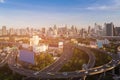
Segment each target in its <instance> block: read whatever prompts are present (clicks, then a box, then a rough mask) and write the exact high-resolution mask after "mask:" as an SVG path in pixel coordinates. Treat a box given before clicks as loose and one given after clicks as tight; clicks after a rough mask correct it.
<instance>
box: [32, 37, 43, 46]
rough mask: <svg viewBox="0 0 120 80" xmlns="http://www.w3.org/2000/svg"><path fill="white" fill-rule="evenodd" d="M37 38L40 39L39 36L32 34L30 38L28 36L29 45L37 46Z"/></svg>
mask: <svg viewBox="0 0 120 80" xmlns="http://www.w3.org/2000/svg"><path fill="white" fill-rule="evenodd" d="M39 40H41V38H39V37H38V36H33V37H32V38H30V46H38V44H39Z"/></svg>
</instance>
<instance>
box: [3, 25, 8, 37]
mask: <svg viewBox="0 0 120 80" xmlns="http://www.w3.org/2000/svg"><path fill="white" fill-rule="evenodd" d="M2 35H3V36H5V35H7V30H6V26H2Z"/></svg>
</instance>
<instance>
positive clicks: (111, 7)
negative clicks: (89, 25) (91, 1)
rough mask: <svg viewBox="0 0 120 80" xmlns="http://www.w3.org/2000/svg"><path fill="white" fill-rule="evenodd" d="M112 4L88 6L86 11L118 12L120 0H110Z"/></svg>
mask: <svg viewBox="0 0 120 80" xmlns="http://www.w3.org/2000/svg"><path fill="white" fill-rule="evenodd" d="M111 3H112V4H109V5H100V6H98V5H97V6H96V5H93V6H89V7H87V8H86V9H87V10H120V0H111Z"/></svg>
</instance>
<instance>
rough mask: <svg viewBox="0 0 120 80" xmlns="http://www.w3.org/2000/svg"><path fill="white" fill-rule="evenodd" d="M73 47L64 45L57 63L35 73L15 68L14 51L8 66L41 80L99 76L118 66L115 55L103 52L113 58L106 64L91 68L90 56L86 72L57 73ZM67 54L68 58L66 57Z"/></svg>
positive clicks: (88, 52)
mask: <svg viewBox="0 0 120 80" xmlns="http://www.w3.org/2000/svg"><path fill="white" fill-rule="evenodd" d="M74 47H75V46H70V45H68V46H67V45H66V47H65V51H64V54H63V55H62V56H61V57H60V59H59V60H58V62H57V61H56V62H54V63H53V64H52V65H50V67H47V68H45V69H43V70H42V71H37V72H36V71H32V70H27V69H24V68H23V67H21V66H16V64H17V63H16V61H15V58H16V56H17V52H18V51H17V50H16V52H15V51H14V52H12V53H11V55H10V56H9V58H8V66H9V67H10V69H11V70H13V71H14V72H16V73H19V74H21V75H24V76H28V77H35V78H41V79H54V78H74V77H83V76H87V75H95V74H99V73H104V72H106V71H109V70H112V69H113V68H115V67H116V66H118V65H119V64H120V61H119V57H118V56H117V55H116V54H113V53H107V52H104V53H106V54H108V56H112V58H113V59H112V60H111V61H110V62H109V63H107V64H104V65H101V66H99V67H94V68H92V67H93V66H94V64H95V61H94V59H95V57H93V56H91V58H90V59H89V62H88V66H89V69H88V70H78V71H72V72H57V71H59V70H60V68H61V67H62V66H63V64H65V63H66V62H67V61H68V60H69V59H70V58H71V56H72V51H71V50H72V49H73V48H74ZM77 48H79V49H82V50H84V51H85V52H87V54H88V55H89V54H91V53H92V52H91V51H90V50H89V49H88V48H87V47H83V46H77ZM15 54H16V55H15ZM68 54H69V55H70V56H68ZM66 59H68V60H66ZM61 60H62V61H61ZM64 61H65V62H64ZM59 67H60V68H59Z"/></svg>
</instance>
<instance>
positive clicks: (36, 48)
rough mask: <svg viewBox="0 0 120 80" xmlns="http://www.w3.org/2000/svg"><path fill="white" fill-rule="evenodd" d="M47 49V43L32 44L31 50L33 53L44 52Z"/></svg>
mask: <svg viewBox="0 0 120 80" xmlns="http://www.w3.org/2000/svg"><path fill="white" fill-rule="evenodd" d="M47 50H48V45H47V44H40V45H38V46H33V52H35V53H40V52H45V51H47Z"/></svg>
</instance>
